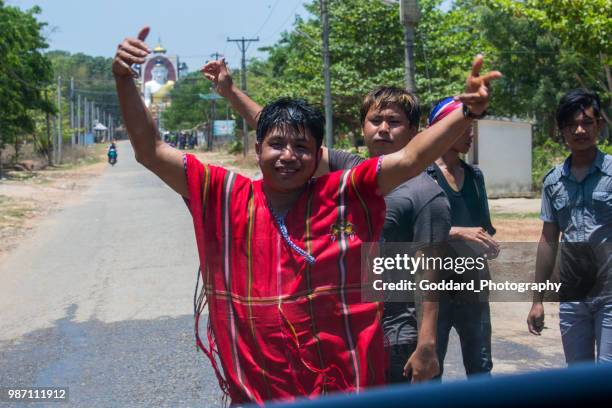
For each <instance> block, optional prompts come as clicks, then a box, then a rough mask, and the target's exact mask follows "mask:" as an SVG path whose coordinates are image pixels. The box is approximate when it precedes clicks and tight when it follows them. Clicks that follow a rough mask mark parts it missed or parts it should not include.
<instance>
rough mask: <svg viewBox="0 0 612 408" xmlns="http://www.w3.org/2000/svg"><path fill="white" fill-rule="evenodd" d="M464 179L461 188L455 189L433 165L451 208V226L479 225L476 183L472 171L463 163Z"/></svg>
mask: <svg viewBox="0 0 612 408" xmlns="http://www.w3.org/2000/svg"><path fill="white" fill-rule="evenodd" d="M462 166H463V170H464V175H465V176H464V180H463V186H462V187H461V190H459V191H455V190H453V188H452V187H451V186H450V185H449V184H448V182H447V181H446V178H445V177H444V175H443V174H442V170H440V168H439V167H438V166H437V165H434V169H435V171H436V178H437V180H438V183H439V185H440V187H441V188H442V190H444V193H446V197H447V198H448V202H449V204H450V208H451V225H452V226H453V227H480V219H481V217H480V214H479V208H480V203H479V201H478V193H477V192H476V183H475V180H474V177H473V175H472V172H471V171H469V169H467V168H466V166H465V165H463V164H462Z"/></svg>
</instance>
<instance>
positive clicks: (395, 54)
mask: <svg viewBox="0 0 612 408" xmlns="http://www.w3.org/2000/svg"><path fill="white" fill-rule="evenodd" d="M441 3H442V1H441V0H422V1H420V2H419V4H420V5H421V9H422V19H421V22H420V23H419V25H418V27H417V31H416V40H415V60H416V75H415V76H416V83H417V88H418V94H419V96H420V97H421V99H422V102H423V103H424V106H425V109H424V111H425V112H424V113H427V112H426V111H427V110H428V109H427V107H428V106H429V105H430V104H431V103H432V102H434V101H436V100H438V99H440V98H442V97H444V96H448V95H453V94H456V93H458V92H460V91H461V89H462V87H463V82H464V79H465V74H466V72H467V69H468V68H469V65H470V62H471V60H472V58H473V57H474V55H476V54H477V53H478V52H486V51H487V50H488V48H489V45H488V43H487V42H486V41H485V40H484V39H483V37H482V35H481V34H480V32H479V27H478V24H477V22H478V19H479V18H478V16H479V14H478V12H479V11H478V10H474V9H473V6H474V5H473V3H474V2H473V1H467V0H464V1H458V2H456V3H455V5H454V6H453V8H452V9H451V10H449V11H447V12H445V11H442V10H441V9H440V4H441ZM318 7H319V1H312V2H310V3H309V4H308V5H307V6H306V9H307V10H308V11H309V13H310V16H309V18H308V19H297V20H296V22H295V24H294V26H293V28H292V30H291V31H289V32H285V33H283V35H282V38H281V40H280V41H279V42H278V43H276V44H274V45H273V46H271V47H267V48H263V50H266V51H268V53H269V58H268V59H267V60H266V61H251V63H250V65H249V71H250V77H249V84H250V85H249V89H251V90H252V92H251V94H252V96H253V97H254V99H256V100H257V101H258V102H260V103H265V102H267V101H269V100H271V99H272V98H275V97H278V96H281V95H288V96H294V97H302V98H305V99H307V100H309V101H310V102H312V103H315V104H317V105H319V106H322V105H323V95H324V82H323V75H322V72H323V66H322V58H321V40H320V39H321V22H320V19H319V8H318ZM329 19H330V55H331V78H332V84H331V86H332V99H333V111H334V128H335V129H334V130H335V133H336V134H340V133H346V132H353V133H354V134H356V135H359V134H360V133H361V132H360V128H361V124H360V123H359V107H360V105H361V101H362V98H363V96H364V95H365V94H366V93H367V92H369V91H370V90H372V89H373V88H375V87H376V86H379V85H396V86H403V85H404V28H403V27H402V25H401V24H400V22H399V10H398V7H397V6H394V7H389V6H388V5H387V4H385V3H383V2H382V1H379V0H365V1H364V0H342V1H340V0H333V1H331V2H330V3H329Z"/></svg>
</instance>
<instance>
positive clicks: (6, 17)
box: [0, 0, 52, 148]
mask: <svg viewBox="0 0 612 408" xmlns="http://www.w3.org/2000/svg"><path fill="white" fill-rule="evenodd" d="M39 13H40V9H39V8H38V7H34V8H32V9H30V10H27V11H22V10H20V9H18V8H17V7H12V6H7V5H5V4H4V2H3V1H2V0H0V58H1V60H0V148H2V147H3V146H4V145H5V144H6V143H13V144H15V146H16V147H18V146H19V144H20V141H21V140H22V138H23V136H24V134H26V133H28V132H31V131H32V130H33V129H34V119H33V115H34V112H36V111H40V110H46V111H49V110H52V106H51V105H50V104H49V103H48V100H47V99H46V98H45V95H44V92H43V91H44V88H45V86H47V85H48V84H49V83H50V81H51V77H52V71H51V65H50V63H49V61H48V59H47V58H46V57H45V55H44V54H43V53H42V50H44V49H45V48H47V43H46V42H45V40H44V38H43V36H42V35H41V30H42V28H43V27H44V26H45V23H42V22H40V21H38V20H37V17H36V16H37V14H39Z"/></svg>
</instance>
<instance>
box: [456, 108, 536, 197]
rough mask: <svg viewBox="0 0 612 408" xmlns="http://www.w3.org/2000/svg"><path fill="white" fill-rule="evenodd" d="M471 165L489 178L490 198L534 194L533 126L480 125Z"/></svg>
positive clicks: (484, 122) (488, 122) (510, 123)
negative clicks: (532, 161) (532, 180)
mask: <svg viewBox="0 0 612 408" xmlns="http://www.w3.org/2000/svg"><path fill="white" fill-rule="evenodd" d="M477 126H478V129H477V138H476V140H475V143H474V144H473V145H472V151H471V152H470V154H469V156H468V161H469V162H471V163H476V164H478V166H479V167H480V168H481V169H482V171H483V173H484V175H485V182H486V186H487V193H488V195H489V197H521V196H528V195H530V194H531V192H532V191H531V164H532V163H531V148H532V146H531V140H532V132H531V124H530V123H527V122H516V121H509V120H489V119H485V120H480V121H478V125H477Z"/></svg>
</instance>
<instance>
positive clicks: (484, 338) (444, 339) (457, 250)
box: [427, 98, 499, 376]
mask: <svg viewBox="0 0 612 408" xmlns="http://www.w3.org/2000/svg"><path fill="white" fill-rule="evenodd" d="M457 109H464V107H463V105H462V103H461V102H459V101H455V100H454V99H453V98H445V99H442V100H441V101H440V102H438V103H437V104H436V105H435V107H434V109H433V110H432V111H431V113H430V115H429V118H428V123H429V126H432V125H433V124H435V123H437V122H439V121H440V120H442V119H443V118H444V117H446V116H447V115H449V114H450V113H451V112H453V111H454V110H457ZM474 119H478V118H477V117H474ZM473 138H474V136H473V129H472V128H468V129H467V130H466V131H465V132H464V134H463V135H462V136H461V137H460V138H459V139H458V140H457V141H456V142H455V144H454V145H453V146H452V147H451V148H450V149H449V150H448V151H447V152H446V153H445V154H444V155H443V156H442V157H440V158H439V159H438V160H436V162H435V163H434V164H433V165H431V166H430V167H428V168H427V173H428V174H429V175H430V176H431V177H432V178H433V179H434V180H436V181H437V182H438V184H439V185H440V187H441V188H442V190H443V191H444V192H445V193H446V196H447V198H448V200H449V203H450V209H451V229H450V233H449V251H451V253H454V255H455V256H468V257H477V256H483V255H486V257H487V258H489V259H492V258H494V257H496V256H497V254H498V253H499V245H498V243H497V242H496V241H495V240H494V239H493V238H492V236H493V235H494V234H495V228H493V225H491V217H490V214H489V205H488V202H487V192H486V189H485V182H484V176H483V174H482V172H481V171H480V169H478V168H477V167H475V166H473V165H469V164H467V163H466V162H465V161H463V160H462V159H461V158H460V155H462V154H466V153H467V152H468V151H469V150H470V147H471V145H472V140H473ZM451 275H452V278H453V279H454V280H455V281H457V280H462V279H463V280H464V281H465V280H467V279H486V278H487V276H488V268H484V270H482V271H480V272H479V273H478V274H477V275H472V276H468V274H465V275H463V276H462V275H459V274H458V273H457V274H454V273H452V272H451ZM452 327H454V328H455V330H456V331H457V333H458V335H459V340H460V342H461V354H462V357H463V365H464V366H465V371H466V374H467V375H468V376H470V375H472V374H487V375H488V374H490V372H491V369H492V368H493V361H492V359H491V314H490V310H489V303H488V300H487V299H481V298H479V297H478V296H474V293H467V292H455V293H445V295H444V296H441V298H440V303H439V311H438V330H437V337H438V339H437V340H438V341H437V347H438V359H439V361H440V376H442V372H443V371H444V358H445V356H446V350H447V347H448V336H449V333H450V329H451V328H452Z"/></svg>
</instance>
